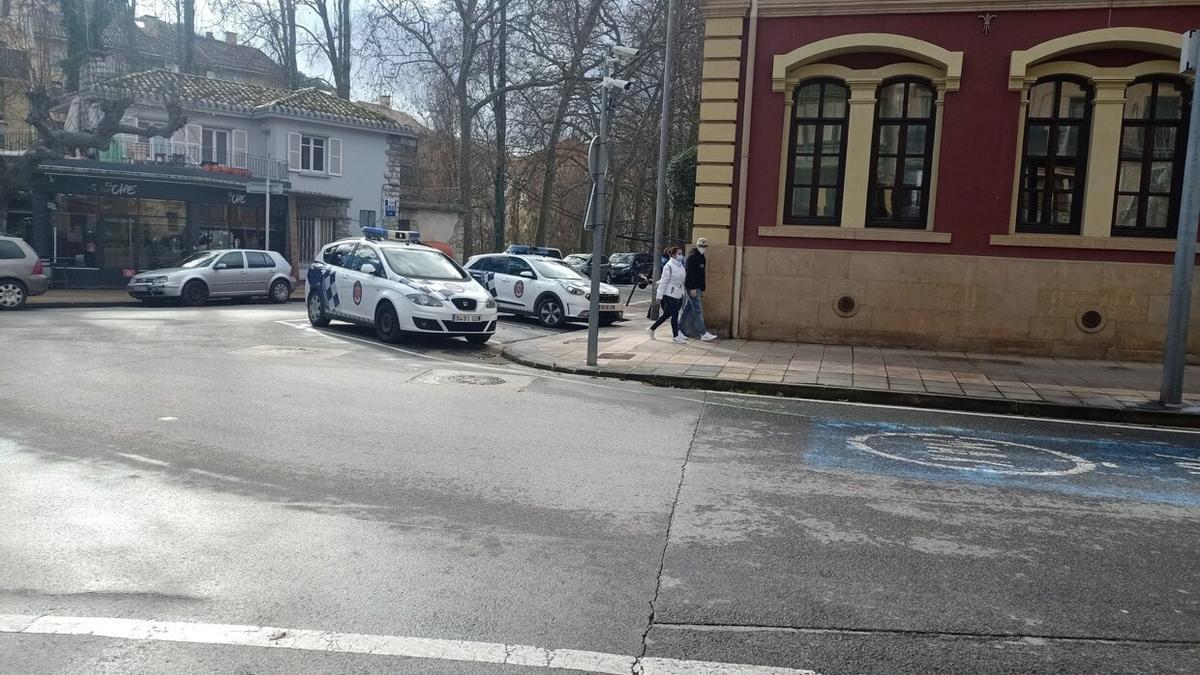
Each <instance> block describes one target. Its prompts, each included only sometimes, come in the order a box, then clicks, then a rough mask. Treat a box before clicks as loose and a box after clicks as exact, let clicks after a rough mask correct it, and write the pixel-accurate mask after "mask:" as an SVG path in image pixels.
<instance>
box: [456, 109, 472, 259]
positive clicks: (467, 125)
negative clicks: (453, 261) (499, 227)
mask: <svg viewBox="0 0 1200 675" xmlns="http://www.w3.org/2000/svg"><path fill="white" fill-rule="evenodd" d="M458 100H459V105H458V137H459V140H458V193H459V198H460V199H461V200H462V207H463V218H462V226H463V227H462V231H463V260H466V259H467V258H470V257H471V256H473V255H475V222H474V218H475V212H474V209H472V208H471V202H472V201H473V200H472V198H471V197H472V195H471V180H472V177H471V155H472V154H473V153H472V152H471V120H472V118H473V117H474V115H472V114H471V106H470V104H469V102H468V101H467V93H466V92H465V91H462V92H460V93H459V98H458Z"/></svg>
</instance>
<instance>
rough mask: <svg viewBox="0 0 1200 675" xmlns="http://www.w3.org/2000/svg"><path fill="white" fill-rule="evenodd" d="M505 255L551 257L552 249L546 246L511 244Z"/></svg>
mask: <svg viewBox="0 0 1200 675" xmlns="http://www.w3.org/2000/svg"><path fill="white" fill-rule="evenodd" d="M505 253H509V254H513V255H546V256H548V255H550V249H549V248H547V247H545V246H526V245H524V244H510V245H509V247H508V249H507V250H506V251H505Z"/></svg>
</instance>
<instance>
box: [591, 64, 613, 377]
mask: <svg viewBox="0 0 1200 675" xmlns="http://www.w3.org/2000/svg"><path fill="white" fill-rule="evenodd" d="M612 60H613V59H612V58H608V59H605V61H604V77H605V78H607V77H609V76H610V75H611V74H612ZM608 90H609V88H608V87H607V86H606V85H604V84H601V85H600V147H599V148H598V149H597V150H598V153H599V155H600V162H599V166H600V167H601V168H602V169H603V170H602V171H600V172H599V173H597V175H596V182H595V184H594V185H593V186H592V190H593V192H592V199H593V204H594V207H593V209H594V210H593V213H594V215H593V220H592V223H593V224H592V262H591V273H592V292H591V294H590V296H589V300H590V303H589V304H588V343H587V364H588V365H589V366H594V365H596V361H597V352H599V345H600V256H601V255H603V254H604V225H605V223H607V222H608V218H607V217H606V213H605V205H604V197H605V192H606V191H607V189H608V187H607V185H608V175H607V170H608V116H609V112H610V111H609V100H610V97H609V95H608Z"/></svg>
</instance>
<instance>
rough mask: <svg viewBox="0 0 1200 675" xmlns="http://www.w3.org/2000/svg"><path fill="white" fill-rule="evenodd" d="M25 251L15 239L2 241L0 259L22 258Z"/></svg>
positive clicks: (0, 243) (0, 242)
mask: <svg viewBox="0 0 1200 675" xmlns="http://www.w3.org/2000/svg"><path fill="white" fill-rule="evenodd" d="M24 257H25V252H24V251H22V250H21V247H20V246H17V242H15V241H0V260H21V259H22V258H24Z"/></svg>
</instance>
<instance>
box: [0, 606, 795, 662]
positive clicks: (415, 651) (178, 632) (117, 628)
mask: <svg viewBox="0 0 1200 675" xmlns="http://www.w3.org/2000/svg"><path fill="white" fill-rule="evenodd" d="M0 633H19V634H21V635H91V636H98V637H107V638H116V639H120V640H149V641H156V642H187V643H197V644H212V645H233V646H238V647H265V648H268V649H299V650H306V651H321V652H339V653H346V654H367V655H371V656H404V657H409V658H416V659H436V660H440V661H463V662H468V663H498V664H508V665H518V666H526V667H529V668H557V669H561V670H579V671H586V672H596V673H609V674H611V675H627V674H628V673H630V672H634V673H643V674H644V675H682V674H683V673H689V674H693V675H694V674H696V673H700V674H710V673H711V674H716V673H737V674H739V675H817V673H816V672H815V671H812V670H800V669H795V668H778V667H772V666H755V665H748V664H737V663H719V662H715V661H689V660H683V659H664V658H657V657H648V658H643V659H641V660H640V661H639V659H637V658H636V657H633V656H626V655H623V654H608V653H604V652H590V651H582V650H578V649H545V648H543V647H534V646H531V645H511V644H502V643H499V642H477V641H474V640H443V639H437V638H421V637H407V636H403V635H368V634H364V633H338V632H334V631H323V630H311V629H307V628H279V627H274V626H239V625H234V624H220V623H196V622H190V621H146V620H142V619H119V618H111V617H91V616H52V615H42V616H37V615H33V614H0Z"/></svg>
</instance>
